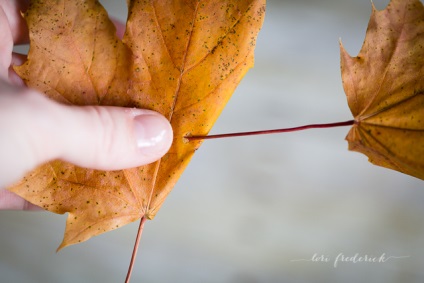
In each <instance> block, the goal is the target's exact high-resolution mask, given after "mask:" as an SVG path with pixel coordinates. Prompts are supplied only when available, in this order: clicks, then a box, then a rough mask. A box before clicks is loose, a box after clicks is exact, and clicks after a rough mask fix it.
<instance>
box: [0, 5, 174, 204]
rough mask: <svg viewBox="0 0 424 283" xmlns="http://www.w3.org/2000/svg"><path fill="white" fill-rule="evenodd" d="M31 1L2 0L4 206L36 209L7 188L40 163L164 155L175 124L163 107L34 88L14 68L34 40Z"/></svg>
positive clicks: (0, 175) (113, 165) (114, 164)
mask: <svg viewBox="0 0 424 283" xmlns="http://www.w3.org/2000/svg"><path fill="white" fill-rule="evenodd" d="M26 5H27V1H18V0H16V1H11V0H0V209H26V210H27V209H34V208H36V206H34V205H32V204H29V203H28V202H26V201H25V200H23V199H22V198H20V197H18V196H17V195H15V194H13V193H11V192H9V191H8V190H5V188H6V187H7V186H10V185H12V184H13V183H14V182H16V181H18V180H19V179H20V178H22V177H23V176H24V175H25V174H26V173H27V172H28V171H30V170H32V169H34V168H35V167H36V166H37V165H40V164H42V163H45V162H47V161H50V160H53V159H61V160H65V161H68V162H71V163H73V164H75V165H78V166H81V167H88V168H93V169H100V170H118V169H125V168H131V167H137V166H141V165H145V164H148V163H151V162H153V161H155V160H157V159H159V158H161V157H162V156H163V155H164V154H165V153H166V152H167V151H168V149H169V147H170V146H171V143H172V128H171V126H170V124H169V122H168V120H167V119H166V118H165V117H163V116H162V115H160V114H158V113H157V112H154V111H150V110H143V109H130V108H122V107H105V106H84V107H78V106H66V105H61V104H58V103H56V102H54V101H52V100H49V99H48V98H46V97H45V96H44V95H42V94H40V93H39V92H37V91H35V90H32V89H28V88H26V87H25V86H24V85H23V82H22V81H21V80H20V78H19V77H18V76H17V75H16V73H14V72H13V70H12V68H11V65H12V64H14V65H19V64H21V63H22V62H24V60H25V58H23V57H22V56H19V55H17V54H13V46H14V44H19V43H24V42H26V41H28V30H27V28H26V25H25V23H24V21H23V20H22V18H21V16H20V11H24V10H25V8H26Z"/></svg>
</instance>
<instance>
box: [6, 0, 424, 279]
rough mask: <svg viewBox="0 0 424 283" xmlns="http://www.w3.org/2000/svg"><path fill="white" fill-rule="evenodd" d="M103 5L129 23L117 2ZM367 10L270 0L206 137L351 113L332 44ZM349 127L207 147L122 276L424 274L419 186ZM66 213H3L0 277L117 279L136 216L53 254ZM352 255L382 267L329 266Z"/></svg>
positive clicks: (363, 1) (361, 2)
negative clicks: (244, 67) (379, 158)
mask: <svg viewBox="0 0 424 283" xmlns="http://www.w3.org/2000/svg"><path fill="white" fill-rule="evenodd" d="M101 2H102V3H104V5H105V6H106V8H107V9H108V11H109V12H110V14H111V15H113V16H115V17H118V18H120V19H123V20H124V19H125V17H126V6H125V1H112V0H110V1H101ZM374 3H375V5H376V7H377V8H378V9H383V8H384V7H385V6H386V4H387V3H388V0H374ZM370 12H371V4H370V1H369V0H355V1H352V0H323V1H313V0H309V1H308V0H296V1H275V0H274V1H272V0H271V1H268V7H267V16H266V20H265V24H264V27H263V30H262V31H261V33H260V36H259V39H258V43H257V51H256V65H255V68H254V69H253V70H251V71H250V72H249V73H248V75H247V76H246V77H245V78H244V80H243V81H242V83H241V84H240V86H239V87H238V89H237V91H236V93H235V94H234V96H233V98H232V99H231V100H230V102H229V104H228V106H227V107H226V108H225V110H224V112H223V114H222V116H221V117H220V118H219V120H218V122H217V123H216V125H215V126H214V128H213V131H212V133H225V132H234V131H248V130H259V129H269V128H281V127H292V126H297V125H302V124H309V123H327V122H337V121H344V120H349V119H351V115H350V111H349V108H348V106H347V103H346V98H345V95H344V92H343V88H342V84H341V79H340V70H339V44H338V40H339V38H341V39H342V41H343V43H344V45H345V47H346V49H347V50H348V51H349V52H350V54H351V55H356V54H357V53H358V52H359V49H360V47H361V45H362V42H363V40H364V35H365V31H366V26H367V23H368V19H369V15H370ZM348 130H349V128H348V127H346V128H335V129H323V130H311V131H307V132H298V133H290V134H281V135H270V136H258V137H246V138H234V139H226V140H214V141H207V142H205V143H204V145H203V146H202V147H201V148H200V150H198V151H197V153H196V155H195V157H194V158H193V160H192V162H191V164H190V165H189V167H188V168H187V170H186V171H185V173H184V174H183V176H182V178H181V179H180V181H179V183H178V184H177V186H176V187H175V189H174V190H173V192H172V193H171V194H170V196H169V197H168V199H167V200H166V202H165V204H164V205H163V207H162V209H161V210H160V212H159V213H158V215H157V217H156V218H155V219H154V220H153V221H149V222H147V224H146V226H145V231H144V234H143V237H142V241H141V246H140V251H139V255H138V258H137V261H136V265H135V270H134V274H133V278H132V282H146V283H148V282H186V283H190V282H233V283H236V282H240V283H242V282H243V283H255V282H295V283H297V282H299V283H300V282H386V283H389V282H424V270H423V268H422V266H423V264H424V220H423V219H424V205H423V203H424V186H423V185H424V183H423V182H422V181H420V180H418V179H415V178H413V177H410V176H407V175H403V174H401V173H397V172H394V171H391V170H388V169H383V168H380V167H376V166H373V165H371V164H370V163H368V161H367V158H366V157H365V156H363V155H361V154H359V153H355V152H349V151H347V143H346V141H344V138H345V136H346V134H347V132H348ZM65 219H66V216H62V215H55V214H51V213H47V212H39V213H24V212H0V227H1V228H0V282H123V281H124V278H125V275H126V271H127V267H128V263H129V260H130V256H131V251H132V248H133V243H134V239H135V236H136V230H137V227H138V223H133V224H131V225H127V226H125V227H123V228H120V229H118V230H116V231H113V232H110V233H107V234H104V235H101V236H98V237H95V238H93V239H91V240H89V241H88V242H85V243H83V244H80V245H75V246H72V247H69V248H66V249H64V250H63V251H61V252H59V253H58V254H56V253H55V250H56V248H57V246H58V245H59V243H60V242H61V239H62V233H63V230H64V226H65ZM356 253H358V254H359V256H362V257H365V256H368V257H378V258H379V257H381V256H382V255H385V257H386V262H384V263H383V262H380V263H370V262H357V263H353V262H341V263H339V264H338V266H337V267H334V261H335V258H336V257H337V256H338V255H339V254H343V255H344V256H348V257H352V256H354V255H355V254H356ZM314 254H315V255H316V256H317V257H319V256H323V257H322V258H321V260H319V258H318V261H311V259H312V257H313V256H314ZM390 256H405V258H389V257H390ZM324 258H326V259H327V260H328V261H327V262H326V261H323V260H322V259H324ZM302 259H304V261H302ZM297 260H301V261H297ZM308 260H309V261H308Z"/></svg>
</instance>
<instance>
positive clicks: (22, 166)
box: [0, 89, 172, 187]
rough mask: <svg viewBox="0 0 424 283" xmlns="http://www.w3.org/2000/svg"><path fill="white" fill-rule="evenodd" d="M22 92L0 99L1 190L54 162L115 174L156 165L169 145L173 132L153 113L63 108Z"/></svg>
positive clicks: (113, 109) (111, 108) (31, 92)
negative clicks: (30, 172)
mask: <svg viewBox="0 0 424 283" xmlns="http://www.w3.org/2000/svg"><path fill="white" fill-rule="evenodd" d="M20 92H21V93H18V94H16V93H14V94H7V95H1V96H0V133H1V134H0V156H1V158H0V172H1V173H0V175H1V176H2V178H1V180H0V187H4V186H7V185H10V184H11V183H12V182H15V181H18V180H19V179H20V178H21V177H22V176H23V175H24V174H25V173H27V172H28V171H29V170H31V169H33V168H34V167H35V166H37V165H39V164H41V163H44V162H47V161H49V160H52V159H62V160H65V161H68V162H71V163H73V164H75V165H78V166H81V167H88V168H93V169H101V170H118V169H125V168H130V167H136V166H141V165H145V164H148V163H151V162H153V161H156V160H157V159H159V158H161V157H162V156H163V155H164V154H165V153H166V152H167V151H168V149H169V147H170V146H171V143H172V128H171V126H170V124H169V122H168V120H167V119H166V118H164V117H163V116H161V115H160V114H158V113H157V112H154V111H150V110H143V109H131V108H123V107H106V106H84V107H78V106H66V105H61V104H58V103H56V102H53V101H51V100H49V99H47V98H45V97H44V96H43V95H41V94H39V93H37V92H35V91H33V90H28V89H25V90H23V91H22V90H21V91H20ZM3 177H5V178H3Z"/></svg>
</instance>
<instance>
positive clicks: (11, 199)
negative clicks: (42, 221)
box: [0, 189, 42, 211]
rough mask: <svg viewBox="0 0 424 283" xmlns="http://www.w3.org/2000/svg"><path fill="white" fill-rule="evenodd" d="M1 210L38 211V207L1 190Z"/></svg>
mask: <svg viewBox="0 0 424 283" xmlns="http://www.w3.org/2000/svg"><path fill="white" fill-rule="evenodd" d="M0 210H38V211H41V210H42V208H41V207H39V206H36V205H34V204H32V203H30V202H28V201H26V200H24V199H23V198H21V197H20V196H18V195H16V194H14V193H12V192H11V191H8V190H2V189H0Z"/></svg>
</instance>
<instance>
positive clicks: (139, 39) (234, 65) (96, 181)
mask: <svg viewBox="0 0 424 283" xmlns="http://www.w3.org/2000/svg"><path fill="white" fill-rule="evenodd" d="M264 12H265V0H244V1H237V0H225V1H224V0H214V1H201V0H158V1H129V16H128V21H127V26H126V32H125V35H124V38H123V40H122V41H121V40H120V39H119V38H117V36H116V35H115V29H114V26H113V23H112V22H111V21H110V20H109V18H108V15H107V13H106V11H105V10H104V9H103V7H102V6H101V5H100V4H99V3H98V1H95V0H76V1H75V0H72V1H71V0H69V1H67V0H48V1H32V2H31V5H30V7H29V9H28V11H27V12H26V13H25V19H26V21H27V23H28V26H29V31H30V41H31V42H30V51H29V55H28V60H27V61H26V62H25V64H23V65H22V66H19V67H17V68H15V70H16V71H17V73H18V74H19V75H20V76H21V77H22V78H23V80H24V81H25V82H26V84H27V85H28V86H30V87H33V88H36V89H38V90H40V91H42V92H44V93H45V94H46V95H47V96H48V97H50V98H52V99H54V100H56V101H59V102H62V103H66V104H73V105H114V106H127V107H139V108H147V109H152V110H155V111H158V112H160V113H162V114H163V115H165V117H167V118H168V119H169V120H170V122H171V125H172V127H173V130H174V141H173V145H172V147H171V149H170V150H169V152H168V153H167V154H166V155H165V156H164V157H163V158H162V159H161V160H159V161H157V162H155V163H152V164H150V165H146V166H142V167H139V168H133V169H128V170H122V171H98V170H90V169H86V168H79V167H76V166H74V165H72V164H69V163H66V162H63V161H60V160H57V161H52V162H49V163H48V164H45V165H43V166H41V167H39V168H37V169H36V170H35V171H33V172H31V173H30V174H29V175H28V176H26V177H25V178H24V179H23V180H22V181H21V182H20V183H19V184H17V185H16V186H14V187H13V188H11V190H12V191H13V192H15V193H17V194H19V195H20V196H22V197H23V198H25V199H26V200H28V201H30V202H32V203H34V204H36V205H39V206H41V207H43V208H45V209H47V210H49V211H52V212H55V213H65V212H69V215H68V219H67V223H66V230H65V236H64V239H63V242H62V244H61V245H60V247H59V249H60V248H63V247H65V246H67V245H70V244H74V243H78V242H81V241H85V240H87V239H89V238H90V237H92V236H95V235H98V234H100V233H103V232H106V231H109V230H112V229H115V228H117V227H120V226H122V225H125V224H127V223H129V222H132V221H135V220H137V219H140V218H141V217H146V218H148V219H152V218H153V217H154V216H155V214H156V213H157V211H158V209H159V208H160V206H161V205H162V203H163V201H164V200H165V198H166V196H167V195H168V193H169V192H170V191H171V189H172V188H173V186H174V185H175V183H176V182H177V180H178V178H179V176H180V175H181V173H182V171H183V170H184V168H185V167H186V166H187V164H188V162H189V161H190V158H191V157H192V155H193V153H194V151H195V150H196V149H197V148H198V147H199V146H200V142H199V141H196V142H189V143H188V142H186V141H185V140H184V136H186V135H187V134H189V133H193V134H200V135H205V134H207V133H208V132H209V130H210V129H211V127H212V125H213V124H214V122H215V120H216V119H217V117H218V115H219V114H220V112H221V110H222V109H223V107H224V105H225V104H226V102H227V101H228V99H229V97H230V96H231V94H232V93H233V91H234V89H235V88H236V86H237V84H238V83H239V81H240V80H241V78H242V77H243V76H244V74H245V73H246V72H247V70H248V69H249V68H250V67H252V65H253V51H254V47H255V43H256V37H257V34H258V32H259V30H260V28H261V26H262V23H263V19H264ZM64 127H66V125H64Z"/></svg>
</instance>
